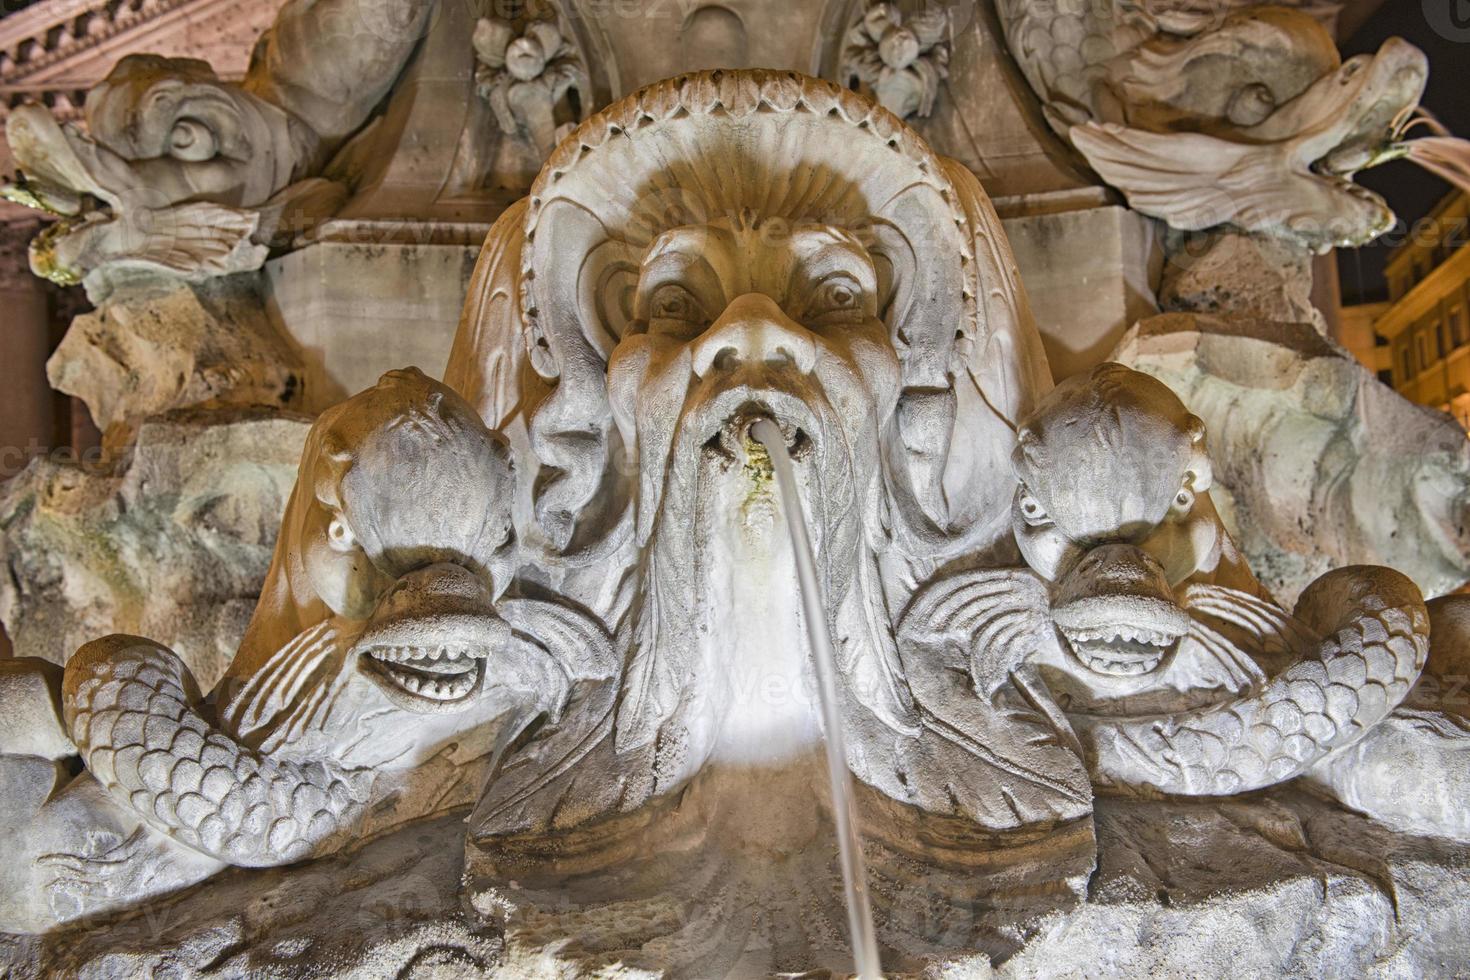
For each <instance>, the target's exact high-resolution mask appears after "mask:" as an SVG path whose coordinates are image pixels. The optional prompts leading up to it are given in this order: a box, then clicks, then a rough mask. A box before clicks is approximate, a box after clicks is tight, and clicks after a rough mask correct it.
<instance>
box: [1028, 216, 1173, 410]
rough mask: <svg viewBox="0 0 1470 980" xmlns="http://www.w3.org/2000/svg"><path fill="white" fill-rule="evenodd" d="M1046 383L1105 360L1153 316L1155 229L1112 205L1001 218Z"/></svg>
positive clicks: (1159, 257) (1157, 255)
mask: <svg viewBox="0 0 1470 980" xmlns="http://www.w3.org/2000/svg"><path fill="white" fill-rule="evenodd" d="M1003 224H1004V225H1005V230H1006V237H1007V238H1009V239H1010V242H1011V248H1012V250H1013V251H1014V252H1015V254H1016V266H1017V267H1018V268H1019V269H1020V271H1021V281H1022V282H1024V283H1025V285H1026V292H1027V294H1028V295H1029V296H1030V299H1031V310H1032V312H1033V313H1034V314H1035V315H1036V325H1037V326H1038V327H1039V328H1040V329H1041V342H1042V344H1043V345H1044V346H1045V347H1046V357H1047V361H1048V362H1049V363H1050V365H1051V371H1052V375H1053V376H1054V377H1055V378H1056V379H1057V380H1058V381H1060V380H1062V379H1063V378H1066V377H1070V376H1071V375H1073V374H1076V373H1077V372H1079V371H1084V370H1086V369H1087V368H1090V367H1092V366H1094V365H1095V364H1097V363H1098V362H1099V361H1102V360H1104V359H1105V358H1106V355H1107V353H1108V351H1110V350H1112V349H1113V346H1114V345H1115V344H1117V342H1118V340H1119V338H1121V337H1122V336H1123V332H1124V331H1125V330H1127V329H1128V328H1129V327H1130V326H1132V325H1133V324H1134V323H1136V322H1137V321H1138V320H1139V319H1141V318H1143V317H1146V316H1151V315H1153V314H1154V313H1157V312H1158V305H1157V303H1156V301H1155V299H1154V291H1155V289H1156V287H1157V285H1158V281H1159V271H1160V268H1161V267H1162V265H1163V252H1162V249H1161V243H1160V237H1161V236H1160V233H1159V225H1158V223H1157V222H1155V221H1153V220H1152V219H1150V218H1146V217H1144V216H1143V215H1141V214H1139V213H1138V212H1136V211H1130V210H1128V209H1127V208H1125V207H1121V206H1119V205H1104V206H1102V207H1093V208H1088V209H1086V210H1078V211H1062V212H1056V213H1045V212H1043V213H1036V214H1028V215H1023V216H1017V217H1010V218H1006V219H1004V221H1003Z"/></svg>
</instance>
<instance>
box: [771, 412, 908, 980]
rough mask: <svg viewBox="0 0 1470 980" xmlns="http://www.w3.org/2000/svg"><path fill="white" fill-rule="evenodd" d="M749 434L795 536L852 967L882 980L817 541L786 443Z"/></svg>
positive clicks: (866, 979) (775, 435)
mask: <svg viewBox="0 0 1470 980" xmlns="http://www.w3.org/2000/svg"><path fill="white" fill-rule="evenodd" d="M750 435H751V437H752V438H754V439H756V440H757V441H758V442H760V443H761V444H762V445H763V446H765V447H766V452H767V453H768V454H770V457H771V465H772V466H773V468H774V469H775V471H776V483H777V484H779V485H780V487H781V509H782V510H783V511H784V512H785V513H786V528H787V530H788V531H790V532H791V548H792V551H793V552H794V553H795V555H796V578H797V582H798V584H799V585H800V587H801V602H802V609H803V610H804V612H805V614H806V631H807V637H808V639H809V640H810V641H811V648H812V661H813V663H814V664H815V667H816V675H817V691H818V694H819V696H820V698H821V701H822V724H823V727H825V729H826V732H827V739H826V745H827V777H828V779H829V780H830V781H831V786H832V819H833V821H834V822H835V823H836V824H837V852H838V856H839V858H840V860H841V863H842V885H843V889H844V891H845V892H846V897H847V925H848V931H849V933H850V934H851V937H852V958H853V965H854V967H855V968H856V971H857V975H858V976H859V977H861V978H862V980H879V978H880V977H882V972H881V968H880V964H879V962H878V937H877V934H876V933H875V932H874V930H873V909H872V907H871V905H870V904H869V901H868V873H867V870H866V868H865V867H864V865H863V850H862V845H861V842H860V841H859V840H858V832H857V822H856V820H855V819H854V814H853V797H852V774H851V773H850V772H849V771H848V768H847V748H846V744H845V739H844V738H843V732H842V710H841V707H840V706H839V704H838V701H837V662H836V659H835V657H834V656H833V654H832V638H831V632H830V629H829V628H828V624H827V610H826V604H825V602H824V601H823V599H822V590H821V589H820V587H819V586H818V585H817V567H816V562H815V561H814V560H813V558H812V542H811V538H810V537H809V536H808V534H807V529H806V517H805V515H804V514H803V512H802V508H801V495H800V493H798V492H797V488H796V474H795V473H794V472H792V469H791V457H790V455H788V454H787V452H786V440H785V438H783V437H782V435H781V430H780V428H779V427H778V426H777V425H776V423H775V422H772V421H771V420H770V419H760V420H758V421H757V422H756V423H755V424H754V425H752V426H751V427H750Z"/></svg>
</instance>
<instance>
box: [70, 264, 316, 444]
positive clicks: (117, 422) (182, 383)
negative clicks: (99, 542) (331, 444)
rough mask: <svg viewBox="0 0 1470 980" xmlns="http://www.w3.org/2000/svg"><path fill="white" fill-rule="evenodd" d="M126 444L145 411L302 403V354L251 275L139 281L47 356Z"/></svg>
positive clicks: (80, 320)
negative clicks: (271, 316) (278, 325)
mask: <svg viewBox="0 0 1470 980" xmlns="http://www.w3.org/2000/svg"><path fill="white" fill-rule="evenodd" d="M46 374H47V376H48V378H49V379H50V381H51V386H52V387H53V388H55V389H57V390H58V391H62V392H65V393H66V394H68V395H73V396H75V397H77V398H80V399H81V400H82V401H83V402H85V403H86V405H87V409H88V411H90V412H91V414H92V419H93V420H94V421H95V422H96V423H97V426H98V428H100V429H102V431H103V437H104V443H105V444H106V445H107V446H108V447H110V448H113V449H119V448H121V447H123V446H125V445H127V444H128V442H130V441H131V440H132V437H133V434H134V432H135V431H136V429H137V427H138V425H139V424H140V423H142V422H143V420H144V419H146V418H150V417H152V416H155V415H159V414H162V413H163V412H167V411H171V410H173V409H180V408H192V407H195V406H210V407H214V406H221V405H239V406H252V405H261V406H267V407H274V408H284V409H291V408H297V407H299V406H300V405H301V404H302V399H303V397H304V395H305V386H304V378H305V371H304V368H303V367H302V363H301V359H300V357H299V355H298V354H297V353H296V352H295V351H294V350H293V348H292V347H291V345H290V343H289V342H288V341H287V340H286V339H285V338H284V336H282V334H281V333H280V332H279V331H278V330H277V329H276V328H275V326H273V325H272V323H271V321H270V319H269V318H268V317H267V316H266V312H265V307H264V305H263V303H262V302H261V298H260V293H259V291H258V284H257V282H256V278H255V276H253V275H241V276H231V277H228V278H224V279H215V280H209V281H205V282H201V283H188V282H185V281H183V280H181V279H177V278H171V277H163V276H156V277H147V278H144V279H142V280H133V281H131V282H130V283H129V285H128V288H127V289H124V290H119V291H118V292H116V293H114V294H113V295H112V296H111V297H109V298H108V299H107V300H106V301H105V302H104V303H103V304H102V306H101V307H100V308H98V309H97V310H95V311H94V312H91V313H84V314H82V315H81V316H78V317H77V318H75V319H74V320H73V321H72V325H71V329H70V330H68V331H67V333H66V336H65V337H64V338H62V341H61V345H60V346H59V347H57V349H56V352H55V353H54V354H52V355H51V359H50V360H49V361H48V362H47V364H46Z"/></svg>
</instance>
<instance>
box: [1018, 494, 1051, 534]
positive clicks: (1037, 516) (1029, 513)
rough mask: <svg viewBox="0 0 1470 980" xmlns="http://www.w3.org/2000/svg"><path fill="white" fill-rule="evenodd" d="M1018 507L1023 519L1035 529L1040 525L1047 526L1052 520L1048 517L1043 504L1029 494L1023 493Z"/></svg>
mask: <svg viewBox="0 0 1470 980" xmlns="http://www.w3.org/2000/svg"><path fill="white" fill-rule="evenodd" d="M1016 506H1017V507H1019V508H1020V511H1021V517H1023V518H1024V519H1025V521H1026V523H1027V524H1030V525H1032V526H1033V527H1034V526H1036V525H1038V524H1045V523H1047V522H1048V521H1049V520H1051V518H1049V517H1047V516H1046V508H1045V507H1043V506H1041V502H1040V501H1039V500H1037V499H1036V498H1035V497H1033V496H1031V494H1029V493H1025V492H1023V493H1022V494H1021V499H1020V501H1019V502H1018V503H1017V505H1016Z"/></svg>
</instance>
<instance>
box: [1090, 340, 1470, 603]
mask: <svg viewBox="0 0 1470 980" xmlns="http://www.w3.org/2000/svg"><path fill="white" fill-rule="evenodd" d="M1113 356H1114V358H1115V359H1116V360H1118V361H1121V362H1123V363H1125V364H1128V365H1130V366H1131V367H1134V368H1137V369H1138V370H1140V371H1144V372H1146V373H1148V374H1151V375H1153V376H1154V377H1156V378H1158V379H1160V380H1161V381H1163V382H1164V383H1166V384H1167V385H1169V387H1170V388H1172V389H1174V391H1175V392H1176V393H1178V395H1179V396H1180V398H1182V399H1183V400H1184V403H1185V405H1187V406H1188V407H1189V410H1190V411H1191V412H1193V413H1194V414H1195V415H1197V416H1199V418H1200V419H1202V420H1203V421H1204V423H1205V427H1206V428H1207V429H1208V430H1209V433H1210V455H1211V457H1212V458H1213V460H1214V463H1215V477H1216V487H1217V490H1216V496H1217V498H1218V503H1219V504H1220V512H1221V516H1222V517H1223V518H1224V520H1225V523H1226V525H1227V526H1228V527H1229V528H1230V531H1231V534H1232V536H1233V537H1234V538H1235V540H1236V543H1237V544H1239V546H1240V548H1241V550H1242V552H1244V554H1245V556H1246V558H1247V559H1248V561H1249V562H1250V565H1251V568H1252V569H1253V570H1254V571H1255V573H1256V575H1257V577H1258V578H1259V579H1260V580H1261V582H1262V583H1263V584H1264V585H1265V586H1266V587H1267V588H1268V589H1269V590H1270V591H1271V592H1272V594H1274V595H1275V596H1276V597H1277V598H1279V599H1281V600H1282V601H1285V602H1292V601H1295V599H1296V597H1297V595H1298V594H1299V593H1300V592H1301V590H1302V589H1303V588H1305V587H1306V585H1307V583H1309V582H1311V581H1312V579H1314V578H1316V577H1317V576H1318V575H1321V574H1322V573H1323V572H1325V571H1327V570H1328V569H1330V568H1336V567H1338V566H1341V565H1351V564H1374V565H1387V566H1389V567H1391V568H1395V569H1398V570H1399V571H1401V572H1403V573H1404V574H1405V575H1408V576H1409V577H1410V578H1412V579H1413V580H1414V581H1415V582H1416V583H1418V585H1419V587H1420V588H1421V589H1422V590H1423V591H1424V593H1425V595H1439V594H1441V593H1445V592H1450V591H1453V590H1455V589H1457V588H1459V587H1460V586H1461V585H1463V584H1464V583H1465V581H1466V579H1467V578H1470V441H1467V440H1466V439H1465V433H1464V430H1463V429H1461V428H1460V427H1459V425H1458V424H1456V423H1455V421H1454V420H1453V419H1451V418H1450V417H1449V416H1448V415H1445V414H1443V413H1442V412H1436V411H1434V410H1433V409H1431V408H1426V407H1424V406H1422V405H1415V404H1413V403H1411V402H1409V401H1407V400H1405V399H1404V398H1403V397H1402V396H1401V395H1399V394H1398V393H1397V392H1395V391H1393V390H1392V389H1391V388H1389V387H1388V386H1386V385H1384V384H1382V383H1381V382H1380V381H1378V379H1377V378H1375V377H1374V376H1373V374H1372V372H1370V371H1368V370H1367V369H1366V368H1364V367H1363V366H1362V365H1361V364H1359V363H1358V362H1357V361H1356V360H1355V359H1354V358H1353V357H1352V355H1351V354H1349V353H1347V352H1346V351H1344V350H1343V349H1342V348H1340V347H1338V346H1336V345H1335V344H1333V343H1332V342H1331V341H1329V340H1327V339H1325V338H1323V337H1322V336H1320V335H1319V334H1318V333H1317V332H1316V330H1315V329H1314V328H1313V327H1311V326H1310V325H1308V324H1287V323H1268V322H1262V321H1254V320H1249V319H1244V318H1229V317H1213V316H1195V315H1188V314H1166V315H1164V316H1158V317H1153V318H1151V319H1148V320H1144V321H1143V322H1142V323H1140V324H1138V325H1137V326H1136V327H1135V328H1134V329H1133V330H1132V331H1130V332H1129V333H1128V334H1127V335H1126V336H1125V337H1124V338H1123V341H1122V343H1120V344H1119V346H1118V349H1117V350H1116V351H1115V352H1114V355H1113ZM1222 491H1223V492H1222Z"/></svg>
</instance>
